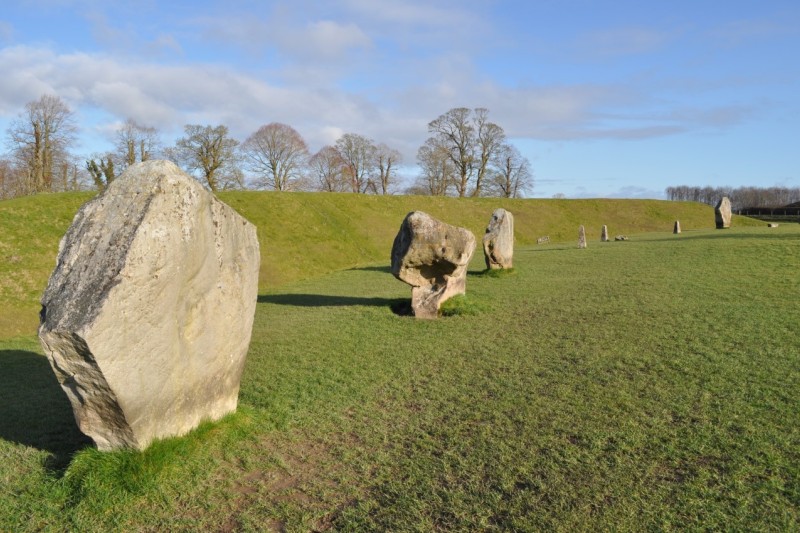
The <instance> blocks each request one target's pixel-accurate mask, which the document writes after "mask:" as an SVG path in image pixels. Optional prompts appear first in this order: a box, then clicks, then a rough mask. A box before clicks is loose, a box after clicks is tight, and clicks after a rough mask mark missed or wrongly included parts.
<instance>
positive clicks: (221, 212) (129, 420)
mask: <svg viewBox="0 0 800 533" xmlns="http://www.w3.org/2000/svg"><path fill="white" fill-rule="evenodd" d="M259 261H260V254H259V245H258V240H257V238H256V229H255V227H254V226H253V225H252V224H250V223H249V222H248V221H247V220H245V219H244V218H242V217H241V216H240V215H239V214H237V213H236V212H235V211H234V210H233V209H231V208H230V207H228V206H227V205H225V204H223V203H222V202H220V201H219V200H217V199H216V198H215V197H214V196H213V195H212V194H210V193H209V192H207V191H206V190H205V189H203V187H202V186H201V185H200V184H199V183H198V182H197V181H196V180H194V179H192V178H191V177H190V176H188V175H187V174H185V173H184V172H182V171H181V170H180V169H179V168H178V167H177V166H175V165H174V164H173V163H170V162H167V161H147V162H145V163H140V164H137V165H133V166H131V167H129V168H128V169H127V170H126V171H125V172H124V173H123V174H122V175H121V176H119V178H117V179H116V180H115V181H114V182H112V183H111V184H110V185H109V186H108V188H107V189H106V191H105V192H103V193H102V194H101V195H99V196H97V197H96V198H95V199H93V200H91V201H90V202H88V203H86V204H85V205H84V206H83V207H82V208H81V209H80V211H78V214H77V215H75V219H74V220H73V222H72V226H70V228H69V229H68V230H67V233H66V235H64V237H63V239H62V240H61V244H60V246H59V253H58V259H57V264H56V268H55V270H54V271H53V273H52V275H51V276H50V281H49V283H48V285H47V288H46V289H45V292H44V295H43V296H42V311H41V325H40V326H39V338H40V340H41V343H42V346H43V348H44V351H45V353H46V354H47V357H48V359H49V360H50V364H51V366H52V367H53V371H54V372H55V374H56V377H57V378H58V381H59V383H60V384H61V387H62V388H63V389H64V391H65V392H66V394H67V397H68V398H69V401H70V403H71V404H72V409H73V411H74V414H75V419H76V421H77V423H78V426H79V427H80V429H81V431H82V432H84V433H85V434H87V435H88V436H90V437H91V438H92V439H94V441H95V443H96V444H97V447H98V448H99V449H101V450H110V449H115V448H136V449H144V448H146V447H147V446H148V444H150V443H151V442H152V441H153V440H154V439H161V438H165V437H170V436H177V435H182V434H185V433H187V432H189V431H190V430H191V429H193V428H195V427H196V426H197V425H198V424H199V423H201V422H202V421H204V420H216V419H219V418H221V417H222V416H224V415H225V414H227V413H230V412H232V411H234V410H236V404H237V400H238V393H239V380H240V378H241V375H242V369H243V367H244V362H245V356H246V354H247V349H248V345H249V343H250V334H251V330H252V325H253V316H254V313H255V306H256V300H257V295H258V270H259Z"/></svg>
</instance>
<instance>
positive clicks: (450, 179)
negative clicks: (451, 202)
mask: <svg viewBox="0 0 800 533" xmlns="http://www.w3.org/2000/svg"><path fill="white" fill-rule="evenodd" d="M417 163H419V167H420V169H421V173H420V175H419V176H418V177H417V180H416V182H415V184H414V187H413V188H412V192H415V193H421V194H429V195H432V196H445V195H447V194H448V192H450V190H451V189H452V188H453V184H454V183H455V181H456V175H455V170H456V169H455V165H454V164H453V161H452V159H451V158H450V154H449V151H448V149H447V147H446V146H444V145H443V144H442V143H441V141H440V140H439V139H437V138H436V137H431V138H429V139H428V140H427V141H426V142H425V144H424V145H422V146H421V147H420V148H419V150H418V151H417Z"/></svg>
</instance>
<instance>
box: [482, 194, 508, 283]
mask: <svg viewBox="0 0 800 533" xmlns="http://www.w3.org/2000/svg"><path fill="white" fill-rule="evenodd" d="M483 255H484V258H485V259H486V268H489V269H492V270H495V269H505V268H512V267H513V263H514V215H512V214H511V212H509V211H506V210H505V209H502V208H500V209H495V210H494V213H492V218H491V220H489V225H488V226H487V227H486V233H485V234H484V235H483Z"/></svg>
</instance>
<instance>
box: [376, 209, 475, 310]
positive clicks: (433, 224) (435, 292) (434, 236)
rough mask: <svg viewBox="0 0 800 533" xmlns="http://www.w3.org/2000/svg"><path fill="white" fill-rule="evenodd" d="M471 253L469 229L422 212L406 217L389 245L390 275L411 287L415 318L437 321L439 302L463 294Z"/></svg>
mask: <svg viewBox="0 0 800 533" xmlns="http://www.w3.org/2000/svg"><path fill="white" fill-rule="evenodd" d="M474 252H475V236H474V235H473V234H472V232H470V231H469V230H466V229H464V228H459V227H456V226H451V225H450V224H445V223H444V222H441V221H439V220H436V219H435V218H433V217H432V216H430V215H428V214H427V213H423V212H422V211H414V212H412V213H409V214H408V215H406V218H405V219H404V220H403V223H402V224H401V225H400V231H399V232H398V233H397V236H396V237H395V239H394V244H393V245H392V274H394V277H396V278H397V279H399V280H401V281H404V282H406V283H408V284H409V285H411V287H412V289H411V309H412V311H413V312H414V316H415V317H417V318H436V317H437V316H438V314H439V307H440V306H441V304H442V302H444V301H445V300H447V299H448V298H450V297H452V296H455V295H456V294H464V292H466V286H467V267H468V265H469V261H470V259H472V254H473V253H474Z"/></svg>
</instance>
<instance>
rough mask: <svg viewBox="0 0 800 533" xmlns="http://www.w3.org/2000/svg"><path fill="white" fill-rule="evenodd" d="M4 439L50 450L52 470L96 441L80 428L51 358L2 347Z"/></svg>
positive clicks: (0, 430) (0, 421) (0, 426)
mask: <svg viewBox="0 0 800 533" xmlns="http://www.w3.org/2000/svg"><path fill="white" fill-rule="evenodd" d="M0 439H4V440H7V441H9V442H14V443H17V444H22V445H24V446H31V447H33V448H37V449H39V450H43V451H47V452H49V453H50V454H52V455H51V457H50V458H48V460H47V461H46V463H45V467H46V468H47V469H48V470H51V471H56V472H60V471H63V470H64V469H66V467H67V465H68V464H69V461H70V459H71V458H72V456H73V455H74V454H75V452H77V451H78V450H80V449H82V448H85V447H87V446H91V445H92V440H91V439H89V438H88V437H87V436H85V435H84V434H83V433H81V432H80V430H79V429H78V425H77V424H76V423H75V416H74V415H73V413H72V406H70V403H69V400H68V399H67V395H66V394H65V393H64V391H63V390H62V389H61V386H60V385H59V384H58V381H57V380H56V376H55V374H54V373H53V370H52V369H51V368H50V363H49V362H48V361H47V358H46V357H44V356H42V355H39V354H37V353H34V352H28V351H24V350H0Z"/></svg>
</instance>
